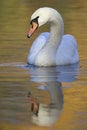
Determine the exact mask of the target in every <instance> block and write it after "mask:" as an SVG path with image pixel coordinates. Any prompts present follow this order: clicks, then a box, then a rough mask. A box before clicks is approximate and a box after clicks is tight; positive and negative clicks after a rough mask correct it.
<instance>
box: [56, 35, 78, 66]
mask: <svg viewBox="0 0 87 130" xmlns="http://www.w3.org/2000/svg"><path fill="white" fill-rule="evenodd" d="M78 61H79V56H78V46H77V42H76V39H75V38H74V37H73V36H72V35H69V34H67V35H64V36H63V38H62V41H61V44H60V46H59V48H58V51H57V54H56V63H57V64H59V63H60V64H73V63H76V62H78Z"/></svg>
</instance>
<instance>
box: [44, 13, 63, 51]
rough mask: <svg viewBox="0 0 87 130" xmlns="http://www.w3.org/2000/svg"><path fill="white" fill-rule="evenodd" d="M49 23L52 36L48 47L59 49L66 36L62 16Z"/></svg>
mask: <svg viewBox="0 0 87 130" xmlns="http://www.w3.org/2000/svg"><path fill="white" fill-rule="evenodd" d="M49 22H50V36H49V40H48V42H47V44H46V45H47V46H52V47H54V48H55V49H58V46H59V45H60V42H61V39H62V36H63V34H64V24H63V20H62V18H61V16H60V15H59V14H58V15H57V16H55V17H54V18H53V19H51V20H49Z"/></svg>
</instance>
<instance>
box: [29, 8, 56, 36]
mask: <svg viewBox="0 0 87 130" xmlns="http://www.w3.org/2000/svg"><path fill="white" fill-rule="evenodd" d="M56 16H58V12H57V11H56V10H55V9H53V8H49V7H42V8H39V9H37V10H36V11H35V12H34V13H33V14H32V16H31V20H30V24H31V28H30V30H29V33H28V38H30V37H31V35H32V34H33V33H34V32H35V30H36V29H37V28H38V27H40V26H42V25H44V24H45V23H46V22H48V21H52V19H54V20H56Z"/></svg>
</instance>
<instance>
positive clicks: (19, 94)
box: [0, 0, 87, 130]
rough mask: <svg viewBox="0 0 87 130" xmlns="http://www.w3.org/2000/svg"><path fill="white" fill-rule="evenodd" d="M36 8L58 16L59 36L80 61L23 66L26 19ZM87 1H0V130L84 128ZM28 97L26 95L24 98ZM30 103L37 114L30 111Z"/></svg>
mask: <svg viewBox="0 0 87 130" xmlns="http://www.w3.org/2000/svg"><path fill="white" fill-rule="evenodd" d="M42 6H50V7H53V8H55V9H57V10H59V12H60V13H61V15H62V16H63V19H64V23H65V33H70V34H73V35H74V36H75V37H76V39H77V41H78V48H79V55H80V63H79V64H75V65H71V66H62V67H49V68H44V67H43V68H40V67H34V66H27V64H26V58H27V54H28V51H29V48H30V46H31V44H32V42H33V40H34V39H35V38H36V37H37V36H38V34H39V33H40V32H42V31H49V26H48V25H44V26H43V27H41V28H40V29H38V31H37V32H36V33H35V34H34V35H33V36H32V38H31V39H27V37H26V35H27V32H28V29H29V17H30V16H31V14H32V12H33V11H34V10H35V9H37V8H39V7H42ZM86 30H87V1H86V0H84V1H81V0H66V1H65V0H62V1H61V0H54V1H52V0H50V1H49V2H48V1H47V0H44V3H43V1H41V0H37V1H36V0H32V1H31V0H8V1H6V0H3V1H0V130H15V129H16V130H34V129H36V130H41V129H42V130H53V129H54V130H86V129H87V31H86ZM29 93H30V94H31V95H30V97H29ZM32 102H34V103H36V104H38V108H39V109H38V113H37V114H36V113H35V112H32V109H33V108H32V107H33V106H32Z"/></svg>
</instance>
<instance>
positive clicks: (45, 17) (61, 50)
mask: <svg viewBox="0 0 87 130" xmlns="http://www.w3.org/2000/svg"><path fill="white" fill-rule="evenodd" d="M44 11H45V12H46V13H44ZM31 22H32V23H33V22H35V23H36V24H38V26H41V25H43V24H45V23H46V22H50V26H51V28H50V33H48V32H44V33H42V34H40V35H39V36H38V37H37V39H36V40H35V41H34V42H33V44H32V47H31V49H30V52H29V55H28V63H29V64H33V65H37V66H55V65H67V64H74V63H76V62H78V61H79V56H78V47H77V42H76V40H75V38H74V37H73V36H72V35H69V34H67V35H64V24H63V20H62V18H61V16H60V14H59V13H58V12H57V11H56V10H54V9H52V8H48V7H44V8H40V9H38V10H36V11H35V12H34V13H33V15H32V17H31ZM32 23H31V24H32ZM33 28H34V27H33V26H32V28H31V30H30V32H29V34H28V36H29V37H30V35H32V33H33V32H34V31H35V29H36V28H37V26H36V28H35V29H34V30H33ZM32 30H33V31H32Z"/></svg>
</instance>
